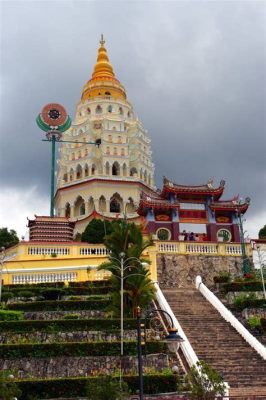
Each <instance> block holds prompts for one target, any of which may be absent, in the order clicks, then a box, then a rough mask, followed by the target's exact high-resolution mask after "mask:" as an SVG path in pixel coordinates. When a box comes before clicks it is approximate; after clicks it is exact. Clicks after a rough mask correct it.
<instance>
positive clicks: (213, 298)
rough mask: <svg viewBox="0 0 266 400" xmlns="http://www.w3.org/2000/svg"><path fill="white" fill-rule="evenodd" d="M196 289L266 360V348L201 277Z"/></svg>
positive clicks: (197, 279)
mask: <svg viewBox="0 0 266 400" xmlns="http://www.w3.org/2000/svg"><path fill="white" fill-rule="evenodd" d="M196 288H197V289H198V290H199V291H200V292H201V294H202V295H203V296H204V297H205V298H206V299H207V300H208V301H209V302H210V303H211V304H212V305H213V307H214V308H216V310H217V311H218V312H219V313H220V314H221V316H222V317H223V318H224V319H225V320H226V321H227V322H229V323H230V324H231V325H232V326H233V327H234V328H235V330H236V331H237V332H238V333H239V334H240V335H241V336H242V337H243V339H245V341H246V342H247V343H248V344H249V345H250V346H251V347H253V349H254V350H256V351H257V353H259V355H260V356H261V357H262V358H263V359H264V360H266V347H265V346H263V344H261V343H260V342H259V341H258V340H257V339H256V338H255V337H254V336H253V335H251V333H250V332H249V331H248V330H247V329H246V328H245V327H244V326H243V325H242V324H241V322H239V321H238V319H237V318H236V317H235V316H234V315H233V314H232V313H231V311H229V310H228V308H226V307H225V306H224V305H223V303H222V302H221V301H220V300H219V299H218V297H216V296H215V295H214V294H213V293H212V292H211V291H210V290H209V289H208V288H207V286H205V285H204V283H203V282H202V279H201V277H200V276H197V277H196Z"/></svg>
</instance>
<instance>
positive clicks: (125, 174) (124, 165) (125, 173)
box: [123, 163, 127, 176]
mask: <svg viewBox="0 0 266 400" xmlns="http://www.w3.org/2000/svg"><path fill="white" fill-rule="evenodd" d="M123 176H127V165H126V164H125V163H124V164H123Z"/></svg>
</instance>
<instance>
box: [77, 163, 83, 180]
mask: <svg viewBox="0 0 266 400" xmlns="http://www.w3.org/2000/svg"><path fill="white" fill-rule="evenodd" d="M76 178H77V179H80V178H82V168H81V165H80V164H79V165H78V166H77V169H76Z"/></svg>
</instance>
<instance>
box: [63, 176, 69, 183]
mask: <svg viewBox="0 0 266 400" xmlns="http://www.w3.org/2000/svg"><path fill="white" fill-rule="evenodd" d="M63 181H64V182H67V181H68V177H67V174H64V176H63Z"/></svg>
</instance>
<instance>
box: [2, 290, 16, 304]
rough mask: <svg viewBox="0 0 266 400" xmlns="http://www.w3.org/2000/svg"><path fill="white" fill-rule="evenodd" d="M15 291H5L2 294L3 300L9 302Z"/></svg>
mask: <svg viewBox="0 0 266 400" xmlns="http://www.w3.org/2000/svg"><path fill="white" fill-rule="evenodd" d="M13 297H14V293H13V292H3V293H2V295H1V301H3V302H5V303H6V302H7V300H9V299H13Z"/></svg>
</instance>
